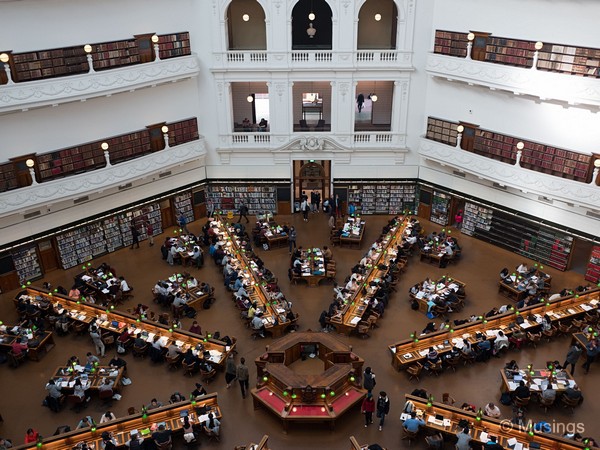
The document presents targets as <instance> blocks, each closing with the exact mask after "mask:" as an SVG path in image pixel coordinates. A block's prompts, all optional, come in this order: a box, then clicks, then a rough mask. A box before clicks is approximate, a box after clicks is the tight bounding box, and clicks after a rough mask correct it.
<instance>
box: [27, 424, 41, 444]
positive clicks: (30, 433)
mask: <svg viewBox="0 0 600 450" xmlns="http://www.w3.org/2000/svg"><path fill="white" fill-rule="evenodd" d="M38 437H39V433H38V432H37V431H35V430H34V429H33V428H29V429H28V430H27V433H25V443H26V444H31V443H32V442H36V441H37V440H38Z"/></svg>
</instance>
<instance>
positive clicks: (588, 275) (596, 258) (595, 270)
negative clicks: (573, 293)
mask: <svg viewBox="0 0 600 450" xmlns="http://www.w3.org/2000/svg"><path fill="white" fill-rule="evenodd" d="M585 279H586V280H587V281H591V282H592V283H598V282H600V246H595V247H593V248H592V254H591V255H590V260H589V262H588V265H587V270H586V272H585Z"/></svg>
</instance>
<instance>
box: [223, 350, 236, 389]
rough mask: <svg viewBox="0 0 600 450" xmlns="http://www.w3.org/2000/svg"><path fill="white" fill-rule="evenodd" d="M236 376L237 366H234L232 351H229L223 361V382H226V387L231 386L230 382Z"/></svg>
mask: <svg viewBox="0 0 600 450" xmlns="http://www.w3.org/2000/svg"><path fill="white" fill-rule="evenodd" d="M236 376H237V368H236V367H235V361H234V359H233V353H230V354H229V356H228V357H227V361H226V363H225V382H226V383H227V389H229V388H230V387H231V383H233V381H234V380H235V377H236Z"/></svg>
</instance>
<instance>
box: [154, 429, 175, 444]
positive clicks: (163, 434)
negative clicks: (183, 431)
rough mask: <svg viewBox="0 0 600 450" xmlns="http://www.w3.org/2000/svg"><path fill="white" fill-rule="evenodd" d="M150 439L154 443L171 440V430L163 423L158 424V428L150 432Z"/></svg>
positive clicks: (164, 442) (163, 442)
mask: <svg viewBox="0 0 600 450" xmlns="http://www.w3.org/2000/svg"><path fill="white" fill-rule="evenodd" d="M152 439H153V440H154V442H155V444H156V445H158V446H160V445H164V444H166V443H168V442H170V441H171V430H167V429H166V427H165V426H164V425H163V424H160V425H159V426H158V430H156V431H155V432H154V433H152Z"/></svg>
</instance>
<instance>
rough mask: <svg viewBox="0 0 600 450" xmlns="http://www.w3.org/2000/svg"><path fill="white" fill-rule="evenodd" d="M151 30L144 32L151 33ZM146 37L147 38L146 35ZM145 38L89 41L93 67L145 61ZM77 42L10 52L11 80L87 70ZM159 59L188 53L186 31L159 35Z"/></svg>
mask: <svg viewBox="0 0 600 450" xmlns="http://www.w3.org/2000/svg"><path fill="white" fill-rule="evenodd" d="M151 35H152V33H149V34H147V35H146V36H151ZM148 39H149V38H148ZM148 42H149V41H148V40H147V39H146V40H145V39H139V38H136V37H132V38H129V39H123V40H118V41H111V42H101V43H95V44H90V45H91V47H92V53H91V54H92V58H93V61H94V63H93V64H94V70H97V71H101V70H107V69H114V68H117V67H124V66H129V65H133V64H141V63H143V62H147V61H148V59H147V58H144V57H143V54H144V52H145V51H146V50H147V49H146V47H148V45H149V44H148ZM85 44H87V42H86V43H83V44H79V45H75V46H71V47H63V48H53V49H46V50H34V51H30V52H23V53H11V61H10V64H11V67H12V69H13V70H12V72H13V81H14V82H16V83H18V82H25V81H34V80H40V79H47V78H55V77H64V76H69V75H77V74H83V73H88V70H89V66H88V61H87V55H86V53H85V51H84V49H83V47H84V45H85ZM159 54H160V57H161V59H168V58H176V57H178V56H186V55H190V54H191V48H190V35H189V33H188V32H179V33H171V34H164V35H160V36H159Z"/></svg>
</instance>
